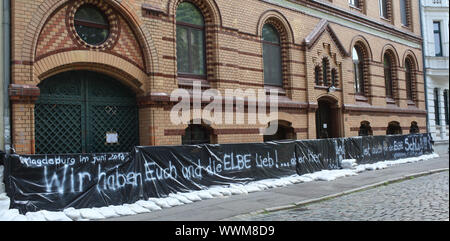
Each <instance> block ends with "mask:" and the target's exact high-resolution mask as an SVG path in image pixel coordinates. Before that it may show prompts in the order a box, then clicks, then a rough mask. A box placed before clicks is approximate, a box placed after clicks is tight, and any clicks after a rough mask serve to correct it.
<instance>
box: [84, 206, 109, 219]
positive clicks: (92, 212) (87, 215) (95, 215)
mask: <svg viewBox="0 0 450 241" xmlns="http://www.w3.org/2000/svg"><path fill="white" fill-rule="evenodd" d="M79 210H80V214H81V218H83V219H89V220H100V219H105V216H103V215H102V214H101V213H100V212H99V211H98V210H96V209H93V208H82V209H79Z"/></svg>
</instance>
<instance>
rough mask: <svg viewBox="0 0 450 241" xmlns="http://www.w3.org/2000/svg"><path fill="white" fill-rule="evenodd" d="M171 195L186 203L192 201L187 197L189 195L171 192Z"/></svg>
mask: <svg viewBox="0 0 450 241" xmlns="http://www.w3.org/2000/svg"><path fill="white" fill-rule="evenodd" d="M169 197H173V198H176V199H178V201H180V202H182V203H184V204H189V203H192V201H191V200H189V199H187V197H185V196H183V195H179V194H174V193H171V194H169Z"/></svg>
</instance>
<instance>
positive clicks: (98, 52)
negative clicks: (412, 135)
mask: <svg viewBox="0 0 450 241" xmlns="http://www.w3.org/2000/svg"><path fill="white" fill-rule="evenodd" d="M180 2H182V0H145V1H143V0H122V1H117V0H76V1H68V0H45V1H44V0H36V1H28V0H13V1H12V83H13V85H11V86H10V96H11V101H12V105H13V107H12V125H13V131H12V134H13V144H14V147H15V149H16V151H17V152H18V153H33V152H34V136H35V134H34V117H33V115H34V114H33V113H34V111H33V110H34V101H35V100H36V98H37V97H36V96H35V95H37V96H38V95H39V93H38V91H37V92H36V90H35V89H36V87H37V85H38V84H39V83H40V82H41V81H42V80H44V79H45V78H48V77H50V76H53V75H55V74H57V73H61V72H64V71H69V70H92V71H97V72H101V73H105V74H108V75H111V76H113V77H114V78H116V79H117V80H118V81H121V82H122V83H124V84H126V85H127V86H128V87H129V88H130V89H132V90H134V91H135V92H136V95H137V99H138V106H139V129H140V144H141V145H179V144H181V135H182V134H183V133H184V129H185V128H186V127H187V125H173V124H171V123H170V121H169V120H170V110H171V108H172V107H173V105H174V104H175V103H174V102H171V101H170V99H169V96H170V93H171V92H172V90H174V89H176V88H179V87H183V88H187V89H190V88H192V87H190V86H189V85H190V84H189V81H188V82H186V80H182V79H180V78H178V77H177V54H176V24H175V13H176V9H177V6H178V4H179V3H180ZM190 2H192V3H194V4H195V5H196V6H197V7H198V8H199V9H200V11H201V12H202V14H203V16H204V19H205V42H206V68H207V76H206V83H207V84H208V86H210V87H211V88H215V89H218V90H219V91H221V92H222V93H223V92H224V91H225V89H227V88H232V89H237V88H241V89H260V88H263V87H264V67H263V66H264V64H263V52H262V42H261V36H262V33H261V32H262V28H263V26H264V24H266V23H269V24H272V25H273V26H274V27H275V28H276V29H277V31H278V32H279V33H280V37H281V49H282V71H283V94H282V96H280V100H281V101H280V104H279V105H280V108H279V120H282V121H286V122H289V123H291V124H292V127H293V128H294V131H295V133H296V135H297V138H298V139H306V138H316V123H315V122H316V119H315V112H316V110H317V108H318V103H319V100H326V101H328V102H330V103H333V106H334V107H333V110H334V111H336V113H337V115H335V118H337V119H336V123H338V125H337V127H336V128H337V130H336V132H337V133H338V135H339V136H342V137H344V136H356V135H358V130H359V127H360V123H361V122H363V121H368V122H370V125H371V127H372V130H373V134H374V135H384V134H386V129H387V126H388V123H389V122H391V121H398V122H400V125H401V127H402V128H403V133H409V127H410V125H411V122H413V121H416V122H417V123H418V126H419V127H420V130H421V132H425V131H426V111H425V97H424V83H423V63H422V59H421V56H422V49H421V44H422V39H421V37H420V23H419V19H418V15H419V14H418V13H419V12H418V11H419V9H418V0H412V1H411V2H412V3H411V4H410V6H411V7H410V8H411V9H410V11H411V13H412V14H411V15H408V16H411V17H410V18H411V26H410V27H409V28H405V27H403V26H402V25H401V20H400V13H399V6H397V4H398V1H392V2H391V1H388V2H391V3H390V4H389V6H390V7H389V9H390V12H391V15H390V16H391V17H390V20H389V21H387V20H384V19H381V18H380V17H379V11H378V1H367V0H366V1H364V4H363V5H362V9H355V8H353V7H351V6H348V1H347V0H334V1H306V0H276V1H271V2H269V1H265V0H246V1H239V2H238V4H237V1H234V0H233V1H230V0H192V1H190ZM84 3H89V4H94V5H98V6H100V7H99V8H100V9H103V11H105V15H106V16H107V18H108V21H110V28H111V30H110V31H111V34H110V37H109V39H108V41H107V42H106V43H105V44H104V45H102V46H101V47H98V48H97V47H95V46H86V45H83V44H82V40H80V39H77V36H76V33H74V32H73V29H72V28H73V26H71V21H72V17H71V13H72V10H71V9H73V8H74V5H75V6H77V5H78V6H79V5H82V4H84ZM304 9H307V10H304ZM308 9H309V10H308ZM321 16H325V17H326V18H328V19H326V20H325V19H324V18H322V17H321ZM358 24H360V25H358ZM353 25H354V26H353ZM358 26H359V27H358ZM361 26H362V27H361ZM355 45H356V46H358V47H359V48H360V49H361V50H362V52H363V55H364V66H365V68H364V69H365V72H364V81H365V88H366V89H365V95H364V96H357V95H355V89H354V73H353V63H352V58H351V53H352V48H353V46H355ZM385 53H389V54H390V56H392V58H393V59H394V68H393V69H394V74H393V76H394V93H395V94H394V97H395V98H394V99H395V101H394V102H393V103H391V102H389V101H387V100H386V96H385V79H384V68H383V56H384V54H385ZM324 58H325V59H326V60H327V61H328V63H329V64H328V66H329V71H328V74H329V75H328V78H331V73H332V71H333V72H335V73H336V80H337V85H336V87H337V88H336V91H335V92H328V87H329V86H324V85H323V84H322V85H319V86H317V85H316V84H315V76H314V69H315V67H316V66H320V65H321V64H322V60H323V59H324ZM406 58H409V59H410V60H411V62H412V63H413V65H414V71H413V73H414V75H413V79H414V83H413V89H414V93H413V96H414V98H413V101H412V102H411V101H410V100H408V98H407V94H406V81H405V65H404V63H405V59H406ZM322 83H323V80H322ZM21 88H23V89H32V90H33V91H31V94H30V91H22V90H21ZM24 92H25V94H23V93H24ZM26 93H28V94H26ZM30 96H31V97H30ZM246 118H247V117H246ZM263 127H266V125H259V124H258V125H229V124H228V125H227V124H223V125H216V124H212V125H211V128H212V130H213V135H214V138H213V139H214V141H215V142H217V143H238V142H242V143H248V142H260V141H263V136H261V135H259V134H258V130H259V128H263Z"/></svg>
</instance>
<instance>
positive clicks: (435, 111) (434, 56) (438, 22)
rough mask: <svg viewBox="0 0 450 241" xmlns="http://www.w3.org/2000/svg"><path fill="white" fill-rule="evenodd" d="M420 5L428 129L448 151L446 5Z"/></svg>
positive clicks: (434, 0) (436, 1)
mask: <svg viewBox="0 0 450 241" xmlns="http://www.w3.org/2000/svg"><path fill="white" fill-rule="evenodd" d="M421 2H422V27H423V42H424V47H423V51H424V56H425V68H426V80H427V97H428V98H427V102H428V118H429V129H430V132H431V133H432V135H433V139H434V140H435V142H436V148H438V149H443V150H446V151H448V136H449V128H448V126H449V112H448V111H449V107H448V105H449V75H448V73H449V71H448V69H449V38H448V34H449V33H448V31H449V28H448V26H449V22H448V18H449V5H448V0H422V1H421Z"/></svg>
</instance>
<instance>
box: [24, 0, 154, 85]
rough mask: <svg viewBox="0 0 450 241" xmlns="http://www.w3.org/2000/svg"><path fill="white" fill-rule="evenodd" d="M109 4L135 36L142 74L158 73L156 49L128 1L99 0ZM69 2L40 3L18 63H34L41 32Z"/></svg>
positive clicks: (50, 1)
mask: <svg viewBox="0 0 450 241" xmlns="http://www.w3.org/2000/svg"><path fill="white" fill-rule="evenodd" d="M100 1H104V2H105V3H107V4H109V5H110V6H111V7H112V8H114V10H116V11H117V12H118V13H119V14H120V15H121V16H122V17H123V18H124V19H125V21H127V23H128V24H129V26H130V27H131V28H132V31H133V33H134V34H135V36H136V39H137V41H138V42H139V45H140V47H141V49H142V53H143V56H144V60H145V68H144V72H146V73H147V74H151V73H156V72H158V69H159V68H158V61H157V55H158V54H157V49H156V46H155V44H154V43H153V40H152V37H151V34H150V32H149V31H148V30H147V29H146V28H145V24H144V23H143V22H142V20H141V19H140V17H138V15H137V14H136V13H137V12H138V11H136V10H135V9H134V7H133V5H132V3H130V2H129V1H130V0H124V1H120V2H119V1H112V0H100ZM71 2H73V1H71V0H62V1H61V0H48V1H45V2H44V3H42V4H41V5H40V6H39V7H38V9H37V11H35V12H33V15H32V17H31V20H30V23H33V24H27V27H26V30H25V34H24V38H23V42H22V46H23V48H21V50H20V52H19V54H18V55H19V56H20V61H22V62H28V63H34V62H35V58H36V55H35V51H36V48H37V45H38V39H39V37H40V35H41V31H42V30H43V28H44V26H45V25H46V23H47V21H49V19H50V18H51V17H52V15H53V14H54V13H55V12H56V11H57V10H58V9H60V8H62V7H63V6H65V5H66V4H68V3H71ZM30 71H31V73H30V74H31V76H32V77H31V78H36V76H35V75H34V72H33V68H30Z"/></svg>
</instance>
